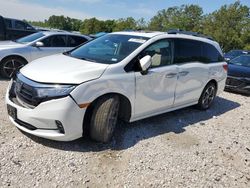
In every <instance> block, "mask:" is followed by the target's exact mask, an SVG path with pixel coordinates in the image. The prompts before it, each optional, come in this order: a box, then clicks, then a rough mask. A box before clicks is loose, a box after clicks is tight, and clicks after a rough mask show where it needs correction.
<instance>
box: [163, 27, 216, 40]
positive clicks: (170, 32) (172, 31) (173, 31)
mask: <svg viewBox="0 0 250 188" xmlns="http://www.w3.org/2000/svg"><path fill="white" fill-rule="evenodd" d="M167 33H168V34H184V35H192V36H195V37H202V38H206V39H209V40H214V39H213V38H212V37H210V36H206V35H203V34H201V33H198V32H193V31H184V30H181V29H170V30H168V31H167Z"/></svg>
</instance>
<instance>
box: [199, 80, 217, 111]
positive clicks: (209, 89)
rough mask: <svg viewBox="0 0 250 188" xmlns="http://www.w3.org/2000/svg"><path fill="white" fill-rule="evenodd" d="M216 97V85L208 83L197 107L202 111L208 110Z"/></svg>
mask: <svg viewBox="0 0 250 188" xmlns="http://www.w3.org/2000/svg"><path fill="white" fill-rule="evenodd" d="M215 96H216V86H215V84H214V83H208V84H207V86H206V87H205V89H204V90H203V92H202V94H201V97H200V99H199V103H198V105H197V107H198V108H199V109H201V110H207V109H208V108H210V107H211V105H212V103H213V101H214V99H215Z"/></svg>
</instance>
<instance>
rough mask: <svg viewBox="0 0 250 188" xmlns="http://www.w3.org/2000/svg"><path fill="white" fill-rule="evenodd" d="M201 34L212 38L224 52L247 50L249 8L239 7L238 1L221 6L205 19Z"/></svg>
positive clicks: (249, 40)
mask: <svg viewBox="0 0 250 188" xmlns="http://www.w3.org/2000/svg"><path fill="white" fill-rule="evenodd" d="M203 32H204V33H205V34H207V35H211V36H213V37H214V38H215V39H216V41H218V42H219V43H220V44H221V46H222V48H223V50H224V51H229V50H231V49H242V48H249V46H250V35H249V33H250V18H249V7H247V6H243V5H241V4H240V2H239V1H237V2H235V3H234V4H231V5H224V6H222V7H221V8H220V9H219V10H217V11H215V12H213V13H211V14H209V15H207V16H206V17H205V19H204V22H203Z"/></svg>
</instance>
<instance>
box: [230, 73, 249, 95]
mask: <svg viewBox="0 0 250 188" xmlns="http://www.w3.org/2000/svg"><path fill="white" fill-rule="evenodd" d="M225 90H226V91H235V92H239V93H244V94H250V80H247V79H245V78H237V77H230V76H229V77H228V79H227V81H226V87H225Z"/></svg>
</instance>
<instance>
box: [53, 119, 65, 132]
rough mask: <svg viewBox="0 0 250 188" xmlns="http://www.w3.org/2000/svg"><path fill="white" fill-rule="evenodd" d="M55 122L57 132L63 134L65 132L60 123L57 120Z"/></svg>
mask: <svg viewBox="0 0 250 188" xmlns="http://www.w3.org/2000/svg"><path fill="white" fill-rule="evenodd" d="M55 122H56V126H57V128H58V130H59V131H60V133H63V134H64V133H65V131H64V128H63V125H62V123H61V122H60V121H58V120H56V121H55Z"/></svg>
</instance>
